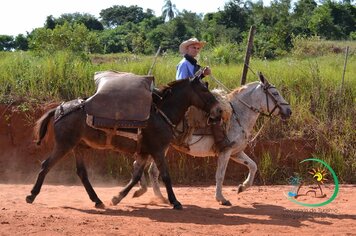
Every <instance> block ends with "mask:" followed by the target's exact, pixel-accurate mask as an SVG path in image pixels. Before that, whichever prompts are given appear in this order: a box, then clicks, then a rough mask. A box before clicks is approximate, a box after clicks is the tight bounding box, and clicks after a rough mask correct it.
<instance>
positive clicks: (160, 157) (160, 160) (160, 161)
mask: <svg viewBox="0 0 356 236" xmlns="http://www.w3.org/2000/svg"><path fill="white" fill-rule="evenodd" d="M152 156H153V158H154V160H155V163H156V165H157V167H158V170H159V173H160V174H161V178H162V181H163V183H164V184H165V186H166V190H167V194H168V200H169V202H170V203H171V204H172V205H173V208H174V209H177V210H181V209H183V207H182V204H180V202H178V200H177V198H176V196H175V195H174V192H173V188H172V182H171V177H170V176H169V172H168V166H167V162H166V158H165V155H164V153H163V152H160V153H156V154H155V155H152Z"/></svg>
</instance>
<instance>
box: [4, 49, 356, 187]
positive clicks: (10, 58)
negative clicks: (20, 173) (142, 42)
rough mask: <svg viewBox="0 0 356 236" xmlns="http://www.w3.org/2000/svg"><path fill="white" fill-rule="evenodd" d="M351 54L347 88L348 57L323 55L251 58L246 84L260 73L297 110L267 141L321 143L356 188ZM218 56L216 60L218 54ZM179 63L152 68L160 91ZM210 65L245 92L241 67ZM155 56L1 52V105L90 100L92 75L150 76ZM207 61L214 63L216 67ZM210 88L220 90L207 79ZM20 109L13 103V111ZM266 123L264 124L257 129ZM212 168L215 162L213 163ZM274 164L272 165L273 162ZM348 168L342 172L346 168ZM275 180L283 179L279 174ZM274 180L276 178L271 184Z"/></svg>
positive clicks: (354, 63) (172, 60)
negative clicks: (131, 74) (241, 83)
mask: <svg viewBox="0 0 356 236" xmlns="http://www.w3.org/2000/svg"><path fill="white" fill-rule="evenodd" d="M350 48H351V51H352V53H350V55H349V58H348V64H347V67H346V71H345V77H344V81H343V89H341V85H342V75H343V69H344V68H343V66H344V59H345V55H344V54H343V53H340V54H330V53H329V54H325V55H322V56H315V55H313V56H309V57H303V58H302V57H300V56H290V57H286V58H283V59H279V60H273V61H267V60H260V59H255V58H252V59H251V62H250V66H251V70H250V71H249V72H248V77H247V82H252V81H255V80H257V76H256V74H255V73H257V72H262V73H263V74H264V75H265V76H266V77H267V78H268V79H269V81H270V82H271V83H273V84H274V85H276V87H277V88H279V90H280V91H281V92H282V94H283V96H284V97H285V98H286V100H287V101H289V102H290V104H291V106H292V110H293V115H292V118H291V119H290V121H289V122H288V123H283V125H282V124H281V121H280V120H271V122H269V123H268V125H267V127H266V128H264V129H263V132H262V134H261V136H260V137H261V138H262V139H272V140H273V139H284V138H300V139H305V140H312V141H315V143H316V147H315V148H316V150H317V153H315V155H316V156H320V157H325V158H327V160H329V161H330V162H331V163H333V165H335V166H336V168H337V171H338V173H339V175H340V177H341V179H342V180H343V181H345V182H356V180H355V178H354V177H352V176H353V175H354V174H352V173H355V170H356V139H355V137H356V122H355V117H356V106H355V104H356V80H355V75H356V55H355V53H354V51H355V48H356V46H355V44H354V42H353V43H352V44H351V47H350ZM212 55H214V54H212ZM180 59H181V58H180V57H179V56H177V55H171V54H167V55H163V56H160V57H159V58H157V62H156V66H155V67H154V69H153V75H154V76H155V83H156V85H157V86H158V85H161V84H166V83H168V82H170V81H173V80H174V78H175V67H176V64H177V63H178V62H179V60H180ZM218 61H219V60H216V59H214V58H209V53H205V54H204V57H202V58H201V64H202V65H209V66H211V67H212V71H213V76H214V77H215V78H216V79H218V80H220V81H221V82H222V83H223V84H224V85H225V86H226V87H228V88H230V89H233V88H236V87H238V86H239V84H240V79H241V73H242V67H243V64H242V63H237V64H226V63H219V62H218ZM152 62H153V56H137V55H132V54H113V55H88V56H82V55H74V54H72V53H69V52H55V53H53V54H51V55H38V54H37V55H36V54H33V53H31V52H0V103H4V104H10V103H14V102H15V103H16V104H17V105H18V107H19V109H28V108H31V106H30V105H28V103H29V102H30V103H34V102H35V103H44V102H46V101H53V100H54V101H63V100H70V99H74V98H77V97H88V96H91V95H92V94H93V93H94V91H95V85H94V81H93V75H94V72H96V71H102V70H117V71H127V72H133V73H136V74H147V72H148V71H149V69H150V67H151V65H152ZM209 62H212V64H210V63H209ZM205 80H206V81H208V82H209V84H210V88H214V87H217V83H215V82H214V81H213V80H210V79H209V78H205ZM15 103H14V104H15ZM260 123H261V121H259V124H260ZM269 158H271V157H270V156H268V155H267V154H266V155H264V156H263V157H262V159H261V160H262V162H261V163H262V166H260V171H261V178H262V179H261V181H262V182H269V181H271V180H272V179H269V177H268V176H269V175H271V174H272V175H273V173H274V170H273V169H271V168H270V166H271V165H272V164H273V161H272V160H270V159H269ZM209 161H210V159H209ZM271 161H272V162H271ZM188 166H189V162H186V161H185V160H180V161H179V162H178V163H177V167H176V168H178V169H181V170H180V172H178V173H177V174H176V176H175V177H176V178H177V179H179V180H180V181H182V182H184V181H186V180H187V179H189V177H187V176H186V174H187V173H189V171H188V170H186V169H185V168H188ZM209 166H210V164H209V163H207V164H206V166H197V167H196V168H197V169H199V172H202V173H207V172H209V170H208V169H209V168H210V167H209ZM341 167H342V168H341ZM118 168H119V167H118V166H117V165H115V161H114V160H112V158H111V157H110V158H109V159H108V169H110V171H111V172H112V175H115V173H114V172H120V173H121V172H122V171H128V170H119V169H118ZM275 176H280V175H279V174H278V173H275ZM273 180H275V178H273Z"/></svg>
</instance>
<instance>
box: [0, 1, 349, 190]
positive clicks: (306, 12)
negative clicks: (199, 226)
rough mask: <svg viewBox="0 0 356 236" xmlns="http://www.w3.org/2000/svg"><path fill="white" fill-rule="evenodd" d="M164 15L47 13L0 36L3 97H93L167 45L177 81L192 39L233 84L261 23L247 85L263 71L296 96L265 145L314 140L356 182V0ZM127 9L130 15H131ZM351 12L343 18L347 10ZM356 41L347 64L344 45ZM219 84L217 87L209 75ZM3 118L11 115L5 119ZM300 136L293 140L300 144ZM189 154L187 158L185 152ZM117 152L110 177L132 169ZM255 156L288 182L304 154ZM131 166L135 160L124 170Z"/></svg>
mask: <svg viewBox="0 0 356 236" xmlns="http://www.w3.org/2000/svg"><path fill="white" fill-rule="evenodd" d="M164 10H165V11H164V12H163V14H162V16H159V17H157V16H155V15H154V14H153V12H152V11H151V10H149V9H147V10H146V11H143V9H142V8H140V7H137V6H131V7H125V6H113V7H111V8H108V9H103V10H102V11H101V13H100V16H101V19H100V20H99V19H96V18H95V17H93V16H91V15H88V14H80V13H73V14H63V15H62V16H60V17H58V18H54V17H53V16H48V17H47V19H46V22H45V23H44V27H41V28H38V29H34V30H33V31H32V32H30V33H28V35H26V36H25V35H18V36H16V37H13V36H6V35H0V104H5V105H7V106H17V107H18V109H19V110H21V111H23V112H28V111H29V110H31V109H32V107H33V104H39V105H41V104H45V103H48V102H53V101H55V102H62V101H68V100H71V99H75V98H78V97H82V98H86V97H89V96H91V95H92V94H93V93H94V91H95V84H94V81H93V75H94V73H95V72H97V71H102V70H116V71H126V72H133V73H136V74H143V75H144V74H147V73H148V71H149V69H150V67H151V65H152V63H153V60H154V56H153V55H154V54H155V52H156V50H157V48H158V47H159V46H161V49H162V51H161V53H160V55H159V56H158V58H157V61H156V65H155V67H154V69H153V75H154V76H155V83H156V86H159V85H162V84H166V83H168V82H170V81H173V80H174V78H175V67H176V65H177V63H178V62H179V60H180V59H181V56H180V55H178V52H177V51H178V50H177V49H178V46H179V44H180V43H181V42H182V41H183V40H186V39H188V38H190V37H197V38H199V39H201V40H206V41H207V42H208V44H207V46H206V47H205V48H204V50H203V51H202V53H201V55H200V58H199V62H200V64H201V65H202V66H210V67H211V68H212V71H213V76H214V77H215V78H216V79H218V80H220V81H221V82H222V83H223V84H224V85H225V86H226V87H228V88H229V89H234V88H236V87H238V86H239V84H240V78H241V73H242V68H243V59H244V55H245V47H246V41H247V36H248V31H249V28H250V26H251V25H256V35H255V40H254V48H253V55H252V58H251V61H250V70H249V72H248V77H247V82H252V81H255V80H256V79H257V76H256V73H257V72H262V73H263V74H264V75H265V76H266V77H267V78H268V79H269V80H270V82H271V83H273V84H274V85H276V87H277V88H279V90H280V91H281V92H282V94H283V96H284V97H285V98H286V99H287V101H289V102H290V104H291V106H292V110H293V115H292V118H291V119H290V120H289V121H288V122H282V121H280V120H278V119H271V120H267V119H266V118H261V119H260V120H259V121H258V124H257V127H256V131H257V130H258V129H259V128H260V127H262V125H263V124H264V126H263V129H262V131H261V134H260V135H259V136H258V138H257V142H262V141H271V140H276V141H278V140H284V139H289V140H303V142H305V143H308V144H310V145H311V146H313V150H314V153H313V154H312V155H313V157H317V158H321V159H324V160H326V161H327V162H328V163H330V165H331V166H333V167H334V168H335V171H336V172H337V175H338V176H339V178H340V180H341V181H343V182H348V183H356V175H355V173H356V118H355V117H356V105H355V104H356V80H355V75H356V41H355V39H356V29H355V25H356V15H355V14H356V8H355V6H354V5H353V4H352V1H343V2H333V1H323V2H322V3H320V4H317V3H316V2H315V1H313V0H299V1H297V2H295V3H294V4H293V5H292V3H291V1H274V2H272V4H271V6H263V3H262V1H260V2H257V3H252V2H249V1H237V0H231V1H230V2H228V3H226V5H225V7H224V9H223V10H220V11H218V12H216V13H208V14H206V15H204V16H203V15H201V14H196V13H192V12H188V11H183V12H177V11H176V10H174V4H172V2H171V1H169V0H165V6H164ZM124 16H125V17H124ZM340 16H342V17H340ZM346 47H348V48H349V51H348V57H347V63H346V70H345V71H344V64H345V58H346V57H345V51H346ZM206 80H207V81H208V82H209V86H210V88H214V87H217V86H218V84H217V83H216V82H215V81H214V80H210V79H209V78H206ZM0 118H1V119H3V118H4V117H0ZM291 142H292V141H291ZM176 156H179V157H177V161H176V162H174V163H170V164H171V168H174V169H175V171H174V172H171V173H172V177H173V179H175V180H176V181H178V182H182V183H183V182H187V181H189V180H190V179H195V178H191V177H192V175H193V174H192V173H191V171H190V167H192V166H193V167H194V169H195V170H196V171H194V175H196V176H199V179H200V180H202V181H203V180H204V179H202V175H203V176H205V178H209V179H212V178H214V177H213V176H214V168H213V166H214V163H215V162H214V160H213V158H207V159H205V161H204V163H203V164H200V165H195V164H192V163H191V162H190V161H188V160H187V159H182V158H181V156H182V155H181V154H179V155H178V154H176ZM183 156H184V155H183ZM113 158H114V157H112V156H110V158H109V159H108V160H107V167H108V175H110V176H113V177H116V176H117V175H118V172H120V174H122V173H123V172H125V173H124V174H125V176H130V173H126V172H127V171H126V169H125V170H124V169H122V167H120V163H126V162H131V161H128V160H121V161H119V162H117V161H115V160H114V159H113ZM258 158H259V160H256V161H257V162H258V165H259V173H258V176H257V181H259V183H263V184H270V183H282V182H283V180H286V179H287V178H288V177H289V176H291V174H293V172H295V171H298V168H299V167H298V163H299V161H301V160H299V159H295V160H289V161H288V166H282V165H279V164H278V163H279V162H280V161H283V160H284V159H286V158H287V159H288V156H281V154H279V153H277V154H276V153H269V152H265V153H263V155H262V156H261V157H258ZM125 168H126V167H125Z"/></svg>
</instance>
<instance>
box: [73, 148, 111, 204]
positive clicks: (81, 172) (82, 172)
mask: <svg viewBox="0 0 356 236" xmlns="http://www.w3.org/2000/svg"><path fill="white" fill-rule="evenodd" d="M75 159H76V165H77V175H78V176H79V178H80V180H81V181H82V183H83V185H84V188H85V190H86V191H87V193H88V195H89V198H90V200H92V201H93V202H95V207H96V208H101V209H104V208H105V205H104V203H103V202H102V201H101V200H100V199H99V197H98V195H96V193H95V191H94V189H93V187H92V185H91V184H90V182H89V178H88V172H87V169H86V167H85V164H84V160H83V156H82V155H76V156H75Z"/></svg>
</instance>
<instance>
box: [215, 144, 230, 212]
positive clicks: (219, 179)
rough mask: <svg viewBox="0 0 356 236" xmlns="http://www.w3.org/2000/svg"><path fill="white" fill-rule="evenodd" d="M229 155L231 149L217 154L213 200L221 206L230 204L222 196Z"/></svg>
mask: <svg viewBox="0 0 356 236" xmlns="http://www.w3.org/2000/svg"><path fill="white" fill-rule="evenodd" d="M230 155H231V149H229V150H228V151H226V152H222V153H219V157H218V166H217V169H216V174H215V180H216V189H215V199H216V200H217V201H218V202H220V203H221V205H225V206H231V202H230V201H229V200H226V199H225V198H224V196H223V194H222V186H223V182H224V178H225V172H226V168H227V164H228V163H229V159H230Z"/></svg>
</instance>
